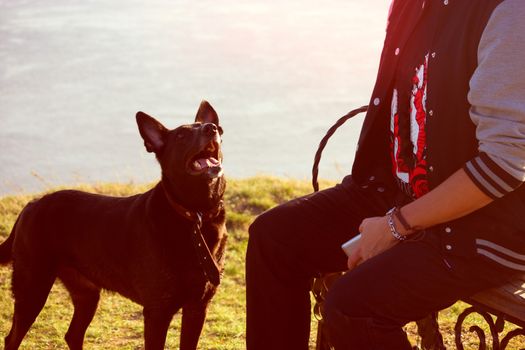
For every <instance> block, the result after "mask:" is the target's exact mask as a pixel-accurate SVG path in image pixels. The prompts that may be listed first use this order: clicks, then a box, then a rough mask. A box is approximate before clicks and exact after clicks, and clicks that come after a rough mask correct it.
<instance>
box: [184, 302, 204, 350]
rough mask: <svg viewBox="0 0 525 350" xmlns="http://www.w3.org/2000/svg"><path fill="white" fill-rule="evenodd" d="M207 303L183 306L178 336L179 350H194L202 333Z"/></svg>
mask: <svg viewBox="0 0 525 350" xmlns="http://www.w3.org/2000/svg"><path fill="white" fill-rule="evenodd" d="M207 309H208V302H207V301H200V302H195V303H192V304H187V305H184V307H183V308H182V330H181V336H180V350H195V349H197V344H198V342H199V337H200V335H201V332H202V327H203V325H204V320H205V319H206V311H207Z"/></svg>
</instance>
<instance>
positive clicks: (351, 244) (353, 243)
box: [341, 234, 361, 256]
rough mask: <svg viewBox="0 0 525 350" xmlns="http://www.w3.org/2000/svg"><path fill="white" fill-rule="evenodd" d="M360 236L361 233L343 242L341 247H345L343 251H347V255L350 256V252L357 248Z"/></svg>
mask: <svg viewBox="0 0 525 350" xmlns="http://www.w3.org/2000/svg"><path fill="white" fill-rule="evenodd" d="M360 238H361V234H358V235H357V236H355V237H353V238H352V239H350V240H348V241H347V242H345V243H343V245H342V246H341V248H342V249H343V251H344V252H345V254H346V255H347V256H350V254H351V253H352V252H353V251H354V250H355V248H356V245H357V242H358V241H359V239H360Z"/></svg>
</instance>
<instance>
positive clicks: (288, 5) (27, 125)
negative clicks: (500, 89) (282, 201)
mask: <svg viewBox="0 0 525 350" xmlns="http://www.w3.org/2000/svg"><path fill="white" fill-rule="evenodd" d="M388 4H389V1H388V0H367V1H356V0H354V1H352V0H347V1H340V0H334V1H328V2H319V1H313V0H300V1H299V0H289V1H277V0H265V1H255V0H245V1H242V2H241V1H233V0H224V1H211V0H198V1H195V0H194V1H178V0H174V1H160V0H153V1H137V0H126V1H124V0H112V1H107V0H106V1H104V0H67V1H66V0H52V1H51V0H40V1H27V0H0V194H1V195H4V194H10V193H19V192H31V191H40V190H44V189H47V188H50V187H53V186H56V185H73V184H76V183H85V182H89V183H94V182H101V181H120V182H131V181H132V182H147V181H152V180H155V179H157V178H158V177H159V169H158V165H157V164H156V162H155V160H154V157H153V156H152V155H151V154H149V153H147V152H146V151H145V149H144V147H143V142H142V139H141V138H140V136H139V134H138V130H137V127H136V123H135V113H136V112H137V111H139V110H141V111H144V112H146V113H148V114H150V115H153V116H155V117H156V118H157V119H158V120H160V121H162V122H163V123H164V125H166V126H167V127H170V128H173V127H176V126H177V125H179V124H182V123H190V122H192V121H193V118H194V116H195V113H196V110H197V107H198V105H199V103H200V101H201V100H202V99H206V100H208V101H209V102H210V103H211V104H212V105H213V106H214V108H215V109H216V111H217V112H218V114H219V116H220V118H221V123H222V126H223V128H224V130H225V133H224V137H223V146H224V153H225V161H224V167H225V172H226V175H227V176H229V177H234V178H242V177H247V176H253V175H259V174H268V175H276V176H285V177H294V178H300V179H308V178H310V172H311V167H312V162H313V157H314V153H315V151H316V149H317V145H318V143H319V141H320V140H321V138H322V136H323V135H324V134H325V132H326V131H327V129H328V128H329V127H330V126H331V125H332V124H333V123H334V122H335V121H336V120H337V118H339V117H340V116H342V115H344V114H346V113H347V112H348V111H349V110H351V109H354V108H356V107H359V106H361V105H364V104H367V103H368V100H369V97H370V93H371V91H372V88H373V84H374V80H375V74H376V72H377V67H378V63H379V55H380V50H381V47H382V42H383V39H384V30H385V26H386V16H387V10H388ZM362 118H363V117H362V116H360V117H357V118H356V120H352V121H349V122H348V123H347V124H345V126H343V127H342V128H341V129H340V130H339V131H338V132H337V134H336V135H335V136H334V137H333V138H332V140H331V141H330V143H329V145H328V147H327V150H326V151H325V154H324V155H323V160H322V162H321V167H320V176H321V177H323V178H328V179H335V180H337V179H339V178H341V177H342V176H344V175H345V174H347V173H348V172H349V170H350V167H351V164H352V161H353V156H354V152H355V145H356V142H357V137H358V134H359V129H360V127H361V122H362Z"/></svg>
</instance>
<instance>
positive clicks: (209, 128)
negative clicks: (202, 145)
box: [204, 123, 218, 136]
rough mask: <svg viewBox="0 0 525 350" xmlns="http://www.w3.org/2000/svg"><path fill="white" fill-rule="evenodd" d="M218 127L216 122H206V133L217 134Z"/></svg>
mask: <svg viewBox="0 0 525 350" xmlns="http://www.w3.org/2000/svg"><path fill="white" fill-rule="evenodd" d="M217 131H218V129H217V125H215V124H212V123H206V124H204V133H205V134H206V135H210V136H211V135H215V134H216V133H217Z"/></svg>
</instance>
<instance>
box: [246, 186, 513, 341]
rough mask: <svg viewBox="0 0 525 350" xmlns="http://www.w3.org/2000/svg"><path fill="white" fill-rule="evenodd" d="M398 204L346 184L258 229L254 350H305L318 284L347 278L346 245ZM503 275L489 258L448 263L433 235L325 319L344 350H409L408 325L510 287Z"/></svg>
mask: <svg viewBox="0 0 525 350" xmlns="http://www.w3.org/2000/svg"><path fill="white" fill-rule="evenodd" d="M396 196H397V195H396V194H395V193H393V191H392V190H389V189H387V188H385V187H383V186H382V185H381V184H377V183H373V182H372V183H369V184H367V185H366V186H363V187H359V186H357V185H356V184H355V183H353V181H352V179H351V177H346V178H345V179H344V180H343V183H342V184H340V185H337V186H336V187H333V188H330V189H327V190H324V191H321V192H318V193H315V194H312V195H308V196H305V197H301V198H298V199H295V200H292V201H290V202H288V203H285V204H283V205H281V206H278V207H276V208H274V209H271V210H269V211H267V212H265V213H263V214H262V215H260V216H259V217H258V218H257V219H256V220H255V221H254V223H253V224H252V225H251V227H250V238H249V242H248V251H247V257H246V303H247V335H246V337H247V340H246V342H247V349H248V350H268V349H271V350H281V349H282V350H285V349H286V350H306V349H308V339H309V333H310V296H309V288H310V280H311V278H312V277H314V276H316V275H318V274H319V273H324V272H335V271H343V270H346V255H345V254H344V253H343V251H342V250H341V248H340V247H341V244H342V243H344V242H345V241H347V240H348V239H350V238H351V237H353V236H354V235H355V234H357V232H358V227H359V224H360V223H361V221H362V220H363V219H364V218H367V217H372V216H382V215H384V214H385V212H386V211H387V210H388V209H390V207H392V206H393V205H394V203H395V201H396V200H395V197H396ZM500 270H501V269H499V268H498V267H496V266H495V264H493V263H492V262H488V261H487V260H485V259H483V258H470V259H467V258H461V257H451V256H446V255H445V253H444V252H443V251H442V250H441V248H440V244H439V237H436V236H432V235H430V234H426V235H425V234H422V235H420V236H419V237H418V238H416V239H413V240H409V241H406V242H403V243H401V244H398V245H396V246H395V247H393V248H392V249H390V250H388V251H386V252H384V253H383V254H380V255H378V256H376V257H374V258H372V259H370V260H368V261H366V262H365V263H363V264H361V265H359V266H358V267H357V268H355V269H354V270H352V271H350V272H348V273H346V274H345V275H344V276H343V277H342V278H340V279H339V280H338V281H337V282H336V284H335V285H334V286H333V287H332V288H331V289H330V292H329V295H328V298H327V300H326V304H325V315H324V316H325V320H326V322H327V325H328V329H329V333H330V337H331V341H332V342H333V344H334V345H335V346H336V349H338V350H342V349H359V350H365V349H372V350H379V349H388V350H397V349H410V344H409V342H408V340H407V337H406V335H405V333H404V332H403V330H402V327H403V326H404V325H405V324H406V323H408V322H410V321H413V320H418V319H421V318H423V317H425V316H426V315H428V314H429V313H431V312H432V311H436V310H440V309H443V308H446V307H447V306H449V305H451V304H453V303H454V302H455V301H457V300H458V299H461V298H463V297H466V296H469V295H471V294H473V293H475V292H477V291H480V290H482V289H485V288H489V287H493V286H495V285H498V284H501V283H503V282H504V280H505V278H503V276H505V275H504V274H501V273H500V272H501V271H500ZM494 276H501V278H494Z"/></svg>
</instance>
